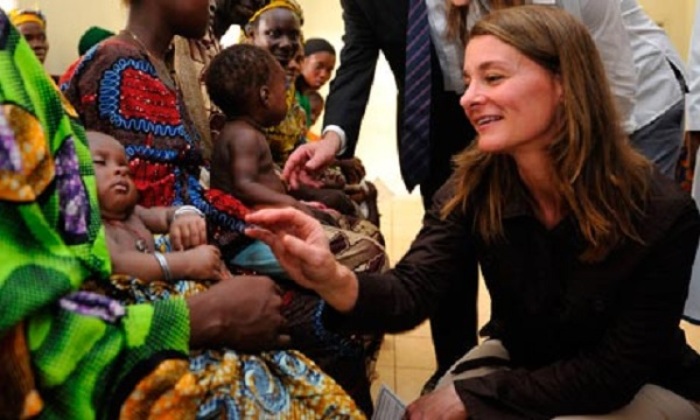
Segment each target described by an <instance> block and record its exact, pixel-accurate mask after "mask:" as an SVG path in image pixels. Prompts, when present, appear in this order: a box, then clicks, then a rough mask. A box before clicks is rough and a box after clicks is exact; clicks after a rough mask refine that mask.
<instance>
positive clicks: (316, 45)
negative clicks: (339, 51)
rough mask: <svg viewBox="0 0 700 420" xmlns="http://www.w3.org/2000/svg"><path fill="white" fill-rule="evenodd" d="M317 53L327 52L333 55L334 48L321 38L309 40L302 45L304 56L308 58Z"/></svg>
mask: <svg viewBox="0 0 700 420" xmlns="http://www.w3.org/2000/svg"><path fill="white" fill-rule="evenodd" d="M319 52H327V53H330V54H333V55H335V48H333V45H331V43H330V42H328V41H326V40H325V39H323V38H309V39H307V40H306V42H305V43H304V56H306V57H308V56H310V55H312V54H316V53H319Z"/></svg>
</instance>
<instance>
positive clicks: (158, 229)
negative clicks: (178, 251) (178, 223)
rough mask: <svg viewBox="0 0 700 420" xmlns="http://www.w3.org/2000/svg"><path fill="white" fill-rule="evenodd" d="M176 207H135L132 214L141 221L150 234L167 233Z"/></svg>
mask: <svg viewBox="0 0 700 420" xmlns="http://www.w3.org/2000/svg"><path fill="white" fill-rule="evenodd" d="M175 209H176V207H151V208H145V207H142V206H136V208H135V209H134V214H135V215H136V216H137V217H138V218H139V219H141V221H142V222H143V224H144V225H145V226H146V229H148V230H149V231H151V232H152V233H168V229H170V223H171V222H172V220H173V215H174V214H175Z"/></svg>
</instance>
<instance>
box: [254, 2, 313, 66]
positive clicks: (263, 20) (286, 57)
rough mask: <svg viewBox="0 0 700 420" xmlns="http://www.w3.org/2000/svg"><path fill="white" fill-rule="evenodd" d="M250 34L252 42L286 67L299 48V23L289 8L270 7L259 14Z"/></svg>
mask: <svg viewBox="0 0 700 420" xmlns="http://www.w3.org/2000/svg"><path fill="white" fill-rule="evenodd" d="M251 35H252V39H253V44H255V45H257V46H258V47H261V48H264V49H266V50H268V51H269V52H270V53H271V54H272V55H273V56H275V58H276V59H277V61H279V63H280V64H281V65H282V67H283V68H287V67H288V66H289V63H290V61H292V60H294V58H295V57H296V55H297V52H298V51H299V49H300V39H301V25H300V23H299V19H298V18H297V16H296V15H295V14H294V13H293V12H292V11H291V10H288V9H284V8H278V9H272V10H268V11H267V12H265V13H263V14H262V15H261V16H260V18H259V21H258V25H257V27H256V28H255V29H254V30H253V32H252V34H251Z"/></svg>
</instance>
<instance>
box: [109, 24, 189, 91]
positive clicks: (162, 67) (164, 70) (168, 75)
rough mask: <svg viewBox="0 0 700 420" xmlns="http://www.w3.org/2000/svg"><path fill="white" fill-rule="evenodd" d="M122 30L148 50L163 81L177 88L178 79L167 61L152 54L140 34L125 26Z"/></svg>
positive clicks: (148, 54)
mask: <svg viewBox="0 0 700 420" xmlns="http://www.w3.org/2000/svg"><path fill="white" fill-rule="evenodd" d="M122 32H123V33H125V34H127V35H129V37H130V38H131V39H133V40H134V42H136V44H137V45H138V46H139V47H141V49H143V50H144V51H145V52H146V55H147V56H148V58H149V59H150V60H151V63H152V64H153V67H154V68H155V70H156V73H157V74H158V76H159V77H160V78H161V79H163V81H164V82H165V83H166V84H167V85H168V86H170V87H171V88H173V89H176V88H177V81H176V80H175V77H174V75H173V74H172V72H171V71H170V69H169V68H168V66H167V65H166V64H165V62H164V61H163V60H162V59H160V58H158V57H156V56H155V55H153V54H151V51H150V50H149V49H148V47H147V46H146V44H145V43H144V42H143V41H141V38H139V37H138V35H136V34H135V33H134V32H133V31H131V30H130V29H127V28H125V29H124V30H122Z"/></svg>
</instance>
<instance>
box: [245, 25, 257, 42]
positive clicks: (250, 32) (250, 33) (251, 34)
mask: <svg viewBox="0 0 700 420" xmlns="http://www.w3.org/2000/svg"><path fill="white" fill-rule="evenodd" d="M254 29H255V28H253V25H251V24H250V23H246V24H245V26H244V27H243V33H245V36H246V37H247V38H250V39H255V30H254Z"/></svg>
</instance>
